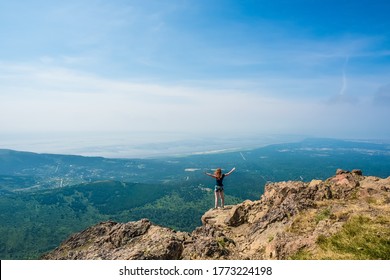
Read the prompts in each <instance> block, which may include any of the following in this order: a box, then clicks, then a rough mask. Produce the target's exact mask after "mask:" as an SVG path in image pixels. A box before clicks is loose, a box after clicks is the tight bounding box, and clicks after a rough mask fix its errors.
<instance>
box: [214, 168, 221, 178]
mask: <svg viewBox="0 0 390 280" xmlns="http://www.w3.org/2000/svg"><path fill="white" fill-rule="evenodd" d="M214 175H215V177H217V179H221V178H222V169H221V168H217V170H215V172H214Z"/></svg>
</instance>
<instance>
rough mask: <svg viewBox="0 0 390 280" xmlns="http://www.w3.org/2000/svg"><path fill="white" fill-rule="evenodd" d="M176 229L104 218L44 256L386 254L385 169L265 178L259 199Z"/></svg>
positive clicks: (389, 234) (388, 193) (388, 195)
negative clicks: (380, 172) (185, 229)
mask: <svg viewBox="0 0 390 280" xmlns="http://www.w3.org/2000/svg"><path fill="white" fill-rule="evenodd" d="M202 224H203V225H202V226H200V227H198V228H196V229H195V230H194V231H193V232H191V233H185V232H176V231H174V230H171V229H169V228H165V227H160V226H157V225H154V224H152V223H151V222H149V221H148V220H145V219H144V220H140V221H138V222H129V223H125V224H120V223H116V222H104V223H100V224H98V225H96V226H93V227H90V228H88V229H86V230H85V231H83V232H81V233H77V234H75V235H73V236H72V237H70V238H69V239H68V240H66V241H65V242H64V243H62V244H61V245H60V246H59V247H58V248H57V249H55V250H54V251H52V252H50V253H48V254H46V255H44V256H43V258H44V259H390V177H389V178H387V179H381V178H378V177H372V176H363V175H362V173H361V171H359V170H354V171H352V172H347V171H342V170H338V171H337V173H336V175H335V176H333V177H331V178H328V179H326V180H324V181H321V180H313V181H311V182H310V183H304V182H300V181H288V182H279V183H270V184H267V186H266V189H265V193H264V194H263V195H262V197H261V199H260V200H257V201H249V200H248V201H245V202H243V203H241V204H237V205H234V206H227V207H225V208H224V209H217V210H214V209H212V210H209V211H208V212H206V213H205V214H204V215H203V217H202Z"/></svg>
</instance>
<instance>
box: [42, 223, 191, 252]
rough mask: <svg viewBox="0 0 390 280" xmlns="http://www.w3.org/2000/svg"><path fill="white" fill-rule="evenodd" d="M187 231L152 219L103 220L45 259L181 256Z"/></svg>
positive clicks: (72, 237)
mask: <svg viewBox="0 0 390 280" xmlns="http://www.w3.org/2000/svg"><path fill="white" fill-rule="evenodd" d="M185 238H186V234H184V233H176V232H175V231H173V230H171V229H168V228H163V227H159V226H155V225H153V224H152V223H151V222H150V221H149V220H147V219H143V220H140V221H137V222H129V223H126V224H120V223H116V222H111V221H108V222H103V223H100V224H98V225H96V226H93V227H90V228H88V229H86V230H84V231H83V232H81V233H77V234H75V235H73V236H71V237H70V238H69V239H68V240H66V241H65V242H64V243H63V244H61V246H60V247H58V248H57V249H55V250H54V251H53V252H50V253H49V254H46V255H45V256H43V258H44V259H72V260H76V259H141V260H142V259H144V260H146V259H151V260H152V259H155V260H157V259H178V258H180V256H181V253H182V251H183V242H184V240H185Z"/></svg>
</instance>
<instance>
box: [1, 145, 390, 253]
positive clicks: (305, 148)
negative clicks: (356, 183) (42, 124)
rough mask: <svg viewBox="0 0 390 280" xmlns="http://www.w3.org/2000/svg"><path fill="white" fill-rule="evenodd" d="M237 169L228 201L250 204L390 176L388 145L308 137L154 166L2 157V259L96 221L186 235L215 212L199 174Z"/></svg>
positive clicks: (44, 246)
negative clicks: (302, 185) (276, 193)
mask: <svg viewBox="0 0 390 280" xmlns="http://www.w3.org/2000/svg"><path fill="white" fill-rule="evenodd" d="M218 167H222V168H223V169H224V170H230V169H231V168H233V167H236V171H235V172H234V173H233V175H232V176H229V178H227V180H226V182H225V187H226V203H227V204H231V205H236V204H239V203H240V202H242V201H245V200H251V201H255V200H257V199H258V198H259V197H260V196H261V195H262V194H263V193H264V187H265V185H266V184H267V182H268V184H269V182H281V181H288V180H292V181H303V182H306V183H307V182H310V181H311V180H312V179H316V180H326V179H327V178H328V177H330V176H332V175H333V174H334V170H336V169H337V168H339V167H340V168H342V169H345V170H348V169H349V170H351V169H353V168H359V169H362V170H364V171H365V175H366V176H377V177H382V178H386V177H388V176H389V175H390V146H389V145H388V144H380V143H365V142H351V141H339V140H333V139H307V140H305V141H302V142H296V143H285V144H275V145H270V146H265V147H261V148H258V149H253V150H243V151H235V152H228V153H218V154H207V155H206V154H203V155H193V156H185V157H167V158H158V159H111V158H103V157H83V156H72V155H55V154H54V155H53V154H36V153H30V152H18V151H11V150H4V149H0V210H1V211H0V236H2V237H3V238H1V239H0V258H1V259H36V258H38V257H39V256H40V255H42V254H43V253H44V252H47V251H50V250H52V249H53V248H55V247H56V246H58V244H59V243H60V242H61V241H62V240H64V239H65V238H66V237H68V236H69V235H71V234H72V233H75V232H79V231H80V230H82V229H85V228H87V227H89V226H92V225H94V224H96V223H98V222H100V221H105V220H112V221H116V222H118V223H125V222H128V221H137V220H140V219H142V218H147V219H148V220H149V221H151V223H153V224H159V225H162V226H165V227H168V228H172V229H175V230H177V231H183V232H192V231H193V230H194V229H195V228H196V227H198V226H200V225H201V217H202V215H203V214H204V213H205V212H206V211H207V210H208V209H209V208H210V207H212V205H213V199H214V198H213V191H212V189H213V185H214V183H215V182H214V181H213V180H211V178H209V177H208V176H205V175H204V172H205V171H207V172H211V171H212V170H213V169H215V168H218Z"/></svg>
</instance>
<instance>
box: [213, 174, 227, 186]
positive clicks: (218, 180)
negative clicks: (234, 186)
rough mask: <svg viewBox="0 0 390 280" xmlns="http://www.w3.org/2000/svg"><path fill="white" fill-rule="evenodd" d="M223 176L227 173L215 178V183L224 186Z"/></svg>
mask: <svg viewBox="0 0 390 280" xmlns="http://www.w3.org/2000/svg"><path fill="white" fill-rule="evenodd" d="M223 178H225V174H222V177H221V179H218V178H215V180H216V182H215V185H217V186H218V187H223V184H222V181H223Z"/></svg>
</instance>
